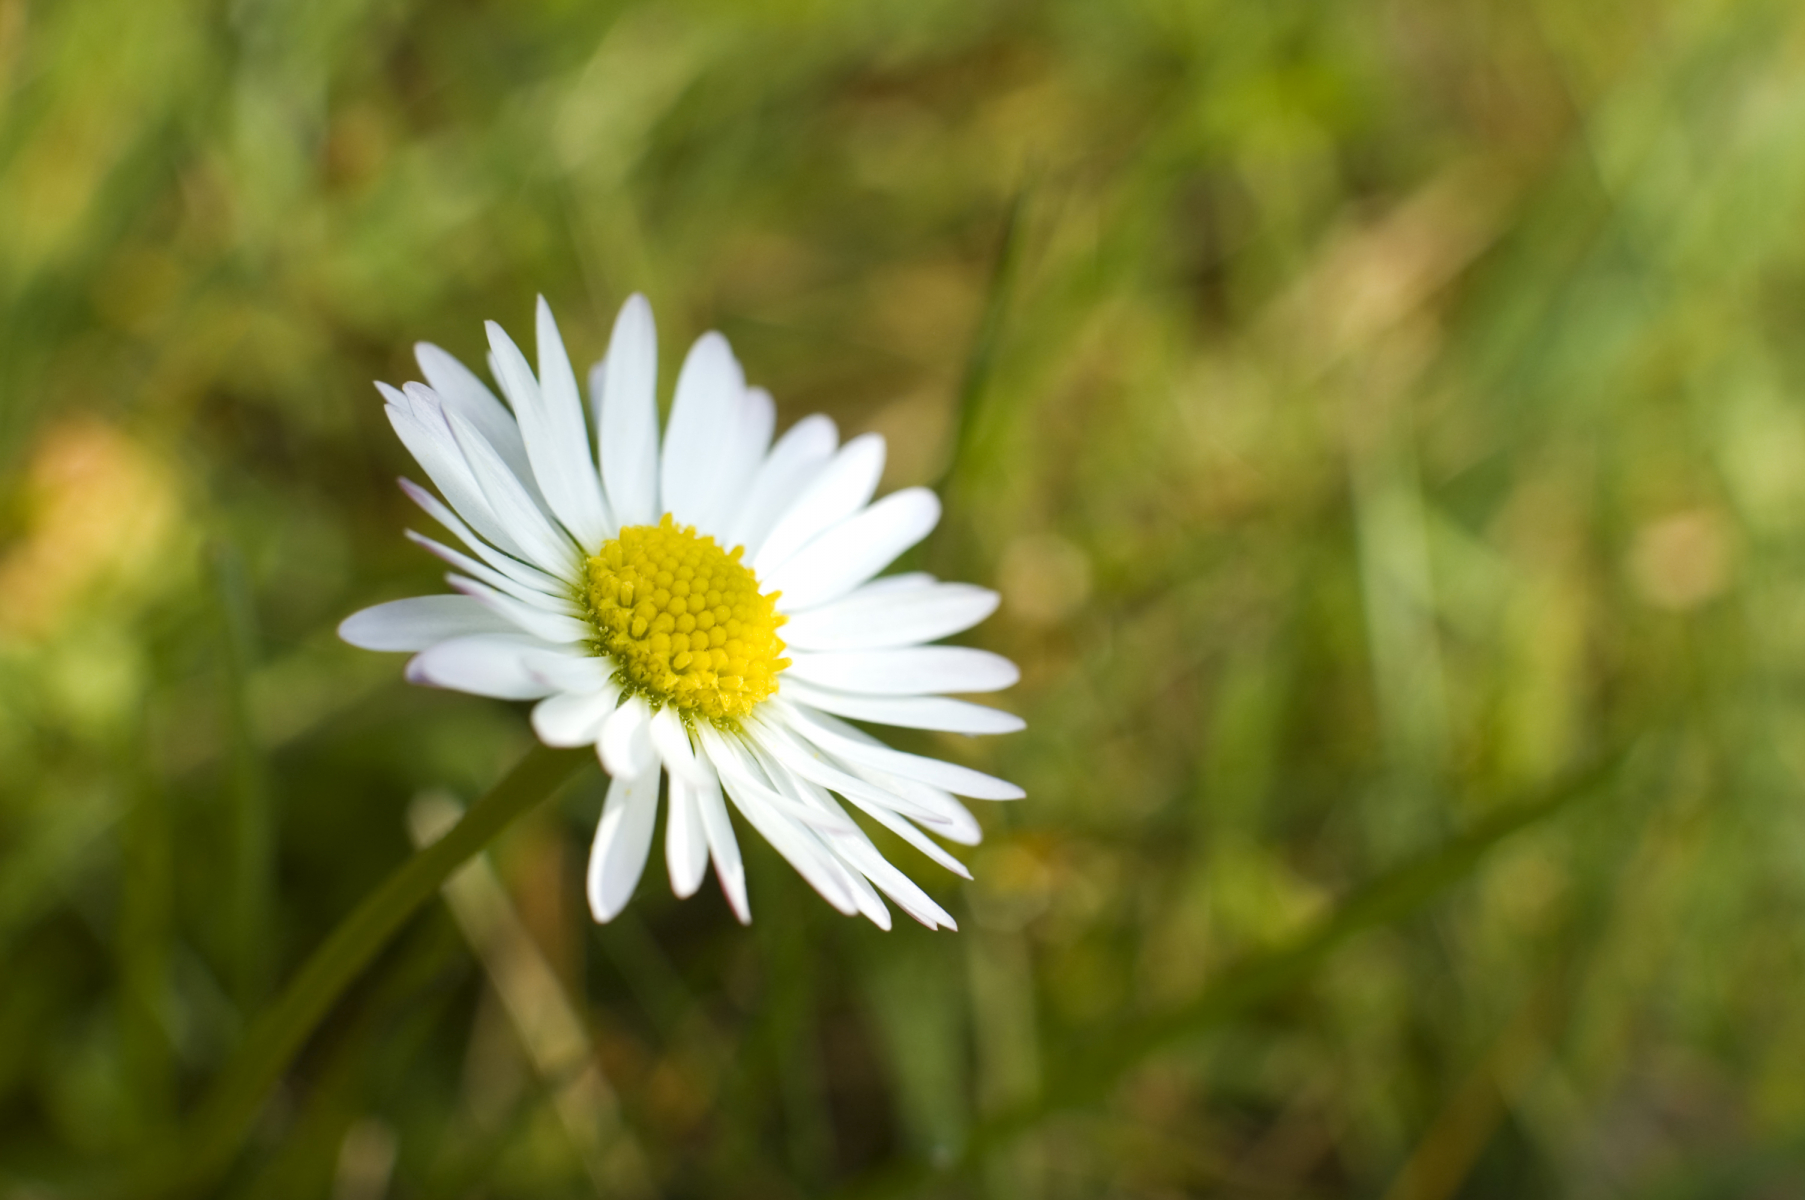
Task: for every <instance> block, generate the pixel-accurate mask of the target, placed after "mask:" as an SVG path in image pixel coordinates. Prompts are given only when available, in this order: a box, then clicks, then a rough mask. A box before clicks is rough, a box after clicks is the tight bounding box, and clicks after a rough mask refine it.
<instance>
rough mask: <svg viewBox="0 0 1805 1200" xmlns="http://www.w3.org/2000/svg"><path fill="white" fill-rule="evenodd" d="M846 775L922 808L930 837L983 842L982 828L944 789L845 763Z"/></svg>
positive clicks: (856, 732)
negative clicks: (929, 817)
mask: <svg viewBox="0 0 1805 1200" xmlns="http://www.w3.org/2000/svg"><path fill="white" fill-rule="evenodd" d="M847 732H848V733H850V734H852V735H854V736H857V737H863V733H862V731H861V730H857V729H852V728H851V727H848V729H847ZM864 740H866V741H869V742H871V744H872V745H878V744H879V743H878V742H876V741H875V740H874V739H870V738H866V739H864ZM844 765H845V767H846V769H847V770H848V771H851V772H852V773H853V774H854V775H857V776H858V777H859V778H860V779H862V780H864V781H865V782H866V783H869V784H871V785H872V786H874V787H877V788H881V789H883V790H884V791H886V792H890V793H892V794H894V795H897V796H905V797H907V798H908V802H909V803H911V804H914V805H915V806H916V807H918V808H924V809H926V810H927V811H929V812H931V813H933V814H934V820H933V821H931V822H928V824H929V825H930V826H931V828H932V829H933V831H934V836H936V837H943V838H945V839H946V840H947V841H949V842H957V843H959V844H960V845H961V846H975V845H977V844H978V843H979V842H981V841H983V840H984V827H983V826H981V825H979V824H978V819H977V818H976V817H974V816H972V814H971V809H969V808H967V807H965V805H964V804H962V803H960V801H959V799H958V797H956V796H954V795H953V794H952V793H951V792H949V791H947V790H945V789H944V788H937V787H934V786H932V785H931V784H926V783H923V782H921V781H920V780H919V779H904V778H902V777H901V776H898V775H892V774H890V773H889V772H887V771H879V770H877V769H876V768H874V767H868V766H865V765H864V764H862V763H855V762H847V763H845V764H844Z"/></svg>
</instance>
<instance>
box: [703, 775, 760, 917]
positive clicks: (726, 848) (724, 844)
mask: <svg viewBox="0 0 1805 1200" xmlns="http://www.w3.org/2000/svg"><path fill="white" fill-rule="evenodd" d="M694 795H695V800H696V808H697V809H698V811H699V812H700V813H701V816H702V832H703V833H704V834H706V835H707V837H708V857H709V858H710V859H712V860H713V861H714V873H715V877H716V878H717V879H719V880H720V881H721V893H722V894H723V895H724V896H726V897H727V904H728V906H729V907H731V908H732V909H733V915H734V916H736V917H738V918H739V921H740V924H741V925H750V924H751V923H752V906H751V904H749V903H748V902H747V899H746V866H745V863H744V861H743V860H742V859H741V858H740V844H739V839H738V838H736V837H734V836H733V822H732V821H731V820H729V819H728V817H727V802H726V801H725V800H723V799H722V798H721V789H720V786H719V785H718V784H717V785H716V786H714V787H711V788H708V789H706V790H704V791H698V792H695V793H694Z"/></svg>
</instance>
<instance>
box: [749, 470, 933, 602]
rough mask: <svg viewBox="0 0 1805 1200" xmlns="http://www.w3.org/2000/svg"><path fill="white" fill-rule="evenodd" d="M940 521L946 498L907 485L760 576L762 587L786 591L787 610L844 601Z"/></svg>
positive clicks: (784, 593) (842, 522) (835, 527)
mask: <svg viewBox="0 0 1805 1200" xmlns="http://www.w3.org/2000/svg"><path fill="white" fill-rule="evenodd" d="M939 520H940V500H939V498H938V497H937V496H935V495H934V493H933V492H930V491H929V490H928V489H926V488H919V487H918V488H905V489H904V490H902V491H900V492H896V493H894V494H893V495H889V496H885V497H884V498H883V499H882V500H879V501H878V502H877V503H876V504H873V505H872V506H871V507H869V508H867V509H865V510H864V511H863V512H860V513H857V514H855V515H853V516H851V517H848V518H847V519H846V520H844V521H841V522H840V523H839V524H838V525H835V526H834V527H833V528H832V529H828V530H826V531H825V532H823V533H820V534H818V535H816V537H815V538H814V540H813V541H811V542H809V544H808V545H806V546H804V547H803V548H802V549H801V550H799V551H797V552H796V553H795V554H793V555H791V556H790V558H789V559H788V560H786V561H785V562H783V563H780V564H779V565H777V566H776V567H774V568H772V570H771V573H770V574H769V575H768V576H766V575H760V576H759V586H760V587H762V588H764V589H766V590H767V591H768V590H770V589H773V588H775V589H776V590H777V591H780V592H782V593H783V599H782V605H783V610H784V611H785V612H786V613H788V612H799V611H801V610H803V609H808V608H814V607H815V606H816V605H820V604H827V603H829V602H830V601H833V600H838V599H840V597H842V596H844V595H846V593H848V592H850V591H852V589H853V588H855V587H858V586H859V585H860V584H861V583H864V582H865V581H866V580H867V579H870V578H871V577H872V576H873V575H876V574H877V573H878V572H879V571H881V570H883V569H884V568H885V567H887V566H889V565H890V564H891V563H892V562H895V561H896V556H897V555H899V554H901V553H902V552H903V551H904V550H907V549H908V548H909V547H910V546H913V545H914V544H915V543H916V542H919V541H920V540H921V539H922V538H924V537H926V536H927V535H928V533H929V532H930V531H931V530H932V529H933V528H934V526H935V525H936V524H937V523H938V522H939Z"/></svg>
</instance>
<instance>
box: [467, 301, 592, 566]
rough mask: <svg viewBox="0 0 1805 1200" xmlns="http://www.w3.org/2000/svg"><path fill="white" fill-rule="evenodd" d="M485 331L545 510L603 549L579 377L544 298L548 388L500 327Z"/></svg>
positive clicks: (542, 349)
mask: <svg viewBox="0 0 1805 1200" xmlns="http://www.w3.org/2000/svg"><path fill="white" fill-rule="evenodd" d="M485 328H486V329H487V330H488V333H489V348H490V352H491V355H492V359H493V361H494V363H495V367H496V377H497V378H498V379H499V380H500V381H501V386H502V390H503V391H505V392H506V393H507V394H508V399H509V401H510V402H512V404H513V405H514V414H515V416H516V418H517V419H518V420H519V422H520V433H521V437H522V438H523V439H525V442H526V452H527V458H528V460H529V461H531V463H532V465H533V478H534V479H536V480H537V481H538V483H539V490H540V492H541V493H543V494H544V496H545V501H546V504H547V505H549V506H550V508H551V511H552V513H553V515H554V516H556V517H557V518H558V520H559V521H560V522H561V523H562V524H563V526H564V528H565V529H566V530H568V531H569V533H570V535H571V536H572V537H573V538H575V539H576V541H577V543H578V545H580V546H583V547H585V548H586V549H587V550H590V551H594V550H596V549H599V548H600V547H601V544H602V543H603V542H604V541H606V540H607V538H608V535H609V533H610V532H612V531H611V530H610V529H609V524H608V517H607V514H606V511H605V509H604V506H603V504H602V485H601V479H600V478H599V477H598V476H597V475H596V470H595V462H594V460H592V459H591V458H590V457H589V431H588V429H587V427H586V426H585V425H584V423H583V400H582V397H581V396H580V395H578V393H577V381H576V376H575V375H573V374H572V373H571V370H570V360H569V359H568V358H566V357H565V355H564V342H563V340H562V339H561V338H559V336H558V327H557V324H556V323H555V322H553V321H552V315H551V309H550V308H549V307H547V305H546V303H545V297H543V296H541V297H540V298H539V305H538V337H539V361H540V364H541V369H542V370H544V369H546V367H547V366H549V367H550V369H551V376H550V380H549V382H548V384H547V385H545V386H542V385H541V384H540V381H539V380H538V379H536V378H534V376H533V369H532V368H531V367H530V366H528V365H527V361H526V356H525V355H523V354H522V353H521V352H520V347H518V346H516V345H515V344H514V342H513V339H511V338H509V337H508V335H507V334H506V333H505V332H504V331H503V330H502V327H501V326H500V325H497V324H496V323H495V322H494V321H489V322H487V323H486V325H485Z"/></svg>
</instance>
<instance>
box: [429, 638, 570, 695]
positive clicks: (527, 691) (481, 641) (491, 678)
mask: <svg viewBox="0 0 1805 1200" xmlns="http://www.w3.org/2000/svg"><path fill="white" fill-rule="evenodd" d="M556 654H557V650H556V649H555V648H554V647H551V646H548V645H546V644H545V643H544V642H541V641H539V640H538V639H536V638H531V637H528V636H526V635H525V634H499V633H479V634H472V635H470V636H468V637H460V638H452V639H451V640H450V641H447V642H440V643H439V644H438V645H436V646H431V647H429V648H428V649H426V650H424V651H422V652H421V653H419V654H417V655H415V656H414V657H413V658H412V659H410V660H409V661H408V664H407V678H408V681H409V682H411V683H424V684H429V685H431V686H433V687H442V688H450V689H452V690H453V691H459V692H471V693H474V694H475V695H478V696H496V697H499V698H501V699H503V700H537V699H539V698H540V697H541V696H547V695H550V694H551V693H552V692H553V691H555V690H556V689H555V688H553V687H551V686H549V685H548V684H546V683H544V682H543V681H541V680H540V679H539V678H537V677H536V676H535V675H534V674H533V673H532V670H531V664H532V663H533V662H535V661H536V660H537V659H538V658H540V657H541V656H546V655H553V656H555V655H556Z"/></svg>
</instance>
